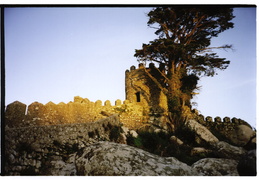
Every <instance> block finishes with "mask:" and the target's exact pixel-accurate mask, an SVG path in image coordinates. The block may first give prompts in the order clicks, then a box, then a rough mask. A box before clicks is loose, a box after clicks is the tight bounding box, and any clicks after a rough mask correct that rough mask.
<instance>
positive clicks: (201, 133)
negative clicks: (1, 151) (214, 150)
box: [185, 120, 219, 144]
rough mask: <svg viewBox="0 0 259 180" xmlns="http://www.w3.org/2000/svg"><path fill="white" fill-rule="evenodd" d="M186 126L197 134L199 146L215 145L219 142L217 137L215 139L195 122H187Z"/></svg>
mask: <svg viewBox="0 0 259 180" xmlns="http://www.w3.org/2000/svg"><path fill="white" fill-rule="evenodd" d="M185 126H186V127H187V128H188V129H189V130H191V131H194V132H195V135H196V143H197V144H202V143H204V142H205V143H208V144H214V143H217V142H219V140H218V138H217V137H215V136H214V135H213V134H212V133H211V132H210V131H209V130H208V129H207V128H206V127H204V126H203V125H201V124H200V123H198V122H197V121H195V120H189V121H187V122H186V123H185Z"/></svg>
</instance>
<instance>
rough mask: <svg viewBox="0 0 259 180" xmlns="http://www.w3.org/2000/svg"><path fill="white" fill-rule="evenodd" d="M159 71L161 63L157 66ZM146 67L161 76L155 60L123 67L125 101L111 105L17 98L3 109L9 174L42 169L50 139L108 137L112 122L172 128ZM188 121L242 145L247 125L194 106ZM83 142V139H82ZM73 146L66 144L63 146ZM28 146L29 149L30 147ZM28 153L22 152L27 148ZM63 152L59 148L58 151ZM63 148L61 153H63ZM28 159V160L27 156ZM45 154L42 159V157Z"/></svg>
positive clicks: (152, 128)
mask: <svg viewBox="0 0 259 180" xmlns="http://www.w3.org/2000/svg"><path fill="white" fill-rule="evenodd" d="M158 69H159V70H160V71H163V67H162V66H160V67H158ZM145 71H148V72H149V73H150V74H152V75H153V76H156V77H157V76H159V73H158V72H157V68H155V65H154V64H153V63H150V64H149V67H145V66H144V65H143V64H139V67H138V68H136V67H135V66H132V67H130V69H129V70H126V72H125V92H126V100H124V101H121V100H116V102H115V105H112V103H111V102H110V101H109V100H107V101H105V102H104V103H103V102H102V101H100V100H98V101H96V102H91V101H90V100H88V99H87V98H81V97H79V96H76V97H74V101H73V102H69V103H67V104H66V103H63V102H61V103H59V104H54V103H53V102H49V103H47V104H45V105H44V104H42V103H40V102H34V103H32V104H30V105H28V107H27V105H26V104H23V103H21V102H19V101H15V102H13V103H11V104H9V105H7V107H6V110H5V149H6V152H5V153H6V167H5V168H6V169H5V170H6V172H7V174H10V175H12V174H21V172H23V171H26V170H28V168H29V169H30V168H34V170H35V169H36V170H35V172H34V173H37V172H39V171H42V169H41V168H42V167H43V164H44V162H45V160H46V158H48V157H47V155H48V154H50V153H52V154H55V153H56V151H57V149H55V148H53V147H52V146H50V145H51V144H56V145H57V146H58V145H60V144H70V145H71V144H75V143H76V144H79V145H80V143H82V142H84V141H89V139H91V138H98V139H99V140H104V139H109V138H111V137H110V134H111V132H112V130H113V129H112V127H113V126H121V124H123V126H125V127H127V128H128V129H131V130H135V131H137V130H147V131H156V129H157V127H159V128H160V129H161V130H163V131H172V130H174V128H175V127H174V125H173V123H172V122H171V121H172V120H170V118H169V117H168V108H167V97H166V96H165V94H163V92H162V91H161V90H160V89H159V88H158V87H157V86H156V85H155V84H154V83H153V81H152V80H151V79H150V77H149V76H148V75H147V73H146V72H145ZM184 113H185V115H186V117H187V120H188V119H192V120H196V121H197V122H199V123H200V124H202V125H203V126H205V127H206V128H208V129H209V130H211V131H212V132H216V133H217V134H220V137H221V138H224V140H225V141H226V142H229V143H231V144H233V145H244V144H242V143H243V142H240V141H238V140H237V137H236V136H237V135H236V130H237V127H238V126H239V125H246V126H249V127H250V128H251V126H250V125H249V124H248V123H247V122H245V121H244V120H241V119H237V118H235V117H233V118H229V117H224V118H222V119H221V118H220V117H215V118H214V120H213V118H212V117H209V116H208V117H206V118H205V117H204V116H203V115H201V114H199V113H198V111H197V110H190V109H189V108H186V111H185V112H184ZM81 146H84V144H81ZM69 148H72V149H73V146H68V147H67V149H69ZM28 149H29V150H28ZM25 152H26V153H25ZM62 152H63V151H62ZM63 153H64V152H63ZM25 159H26V160H25ZM43 159H45V160H44V161H43Z"/></svg>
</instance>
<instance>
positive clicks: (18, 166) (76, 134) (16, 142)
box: [4, 115, 121, 175]
mask: <svg viewBox="0 0 259 180" xmlns="http://www.w3.org/2000/svg"><path fill="white" fill-rule="evenodd" d="M120 125H121V122H120V121H119V118H118V116H117V115H113V116H110V117H107V118H105V119H102V120H98V121H96V122H94V123H93V122H90V123H80V124H61V125H49V126H29V127H16V128H8V129H5V156H4V157H5V164H4V167H5V173H6V175H21V174H24V175H25V174H27V173H30V174H31V173H32V174H41V175H44V174H46V175H49V174H51V173H50V172H48V171H50V170H51V169H53V168H54V167H52V164H57V163H59V162H60V163H63V162H66V161H68V160H69V155H70V154H71V153H75V152H77V151H78V150H79V149H80V148H82V147H85V146H86V145H87V144H89V143H91V141H93V142H94V141H105V140H108V141H110V140H111V131H112V129H113V128H114V127H120ZM60 165H61V166H63V165H64V164H60ZM63 168H64V167H63ZM68 170H69V169H68ZM70 173H73V172H70Z"/></svg>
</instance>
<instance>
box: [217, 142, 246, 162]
mask: <svg viewBox="0 0 259 180" xmlns="http://www.w3.org/2000/svg"><path fill="white" fill-rule="evenodd" d="M212 149H213V152H214V153H215V154H216V155H217V156H219V157H221V158H227V159H236V160H239V159H240V158H241V157H242V156H243V155H244V154H245V153H246V150H245V149H244V148H242V147H237V146H233V145H230V144H228V143H227V142H224V141H219V142H217V143H215V144H213V148H212Z"/></svg>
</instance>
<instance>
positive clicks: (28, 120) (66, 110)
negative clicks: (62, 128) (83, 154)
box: [5, 96, 148, 129]
mask: <svg viewBox="0 0 259 180" xmlns="http://www.w3.org/2000/svg"><path fill="white" fill-rule="evenodd" d="M26 108H27V105H25V104H23V103H21V102H19V101H15V102H13V103H11V104H9V105H8V106H7V107H6V110H5V124H6V128H14V127H28V126H39V125H58V124H73V123H87V122H94V121H96V120H99V119H102V118H105V117H107V116H110V115H112V114H119V116H120V120H121V122H122V123H123V124H124V125H125V126H127V127H129V128H132V129H134V128H135V127H140V126H141V125H142V124H143V123H145V122H146V121H147V115H148V114H147V113H146V112H145V108H143V107H142V106H141V105H140V104H138V103H134V102H133V103H130V102H129V101H128V100H126V101H124V102H123V103H122V102H121V100H117V101H116V102H115V105H114V106H113V105H111V103H110V101H109V100H107V101H105V102H104V105H102V101H100V100H98V101H96V102H91V101H89V100H88V99H87V98H81V97H79V96H76V97H74V102H69V103H67V104H65V103H63V102H61V103H59V104H54V103H53V102H49V103H47V104H45V105H44V104H41V103H39V102H34V103H32V104H30V105H29V106H28V109H27V113H26Z"/></svg>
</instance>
